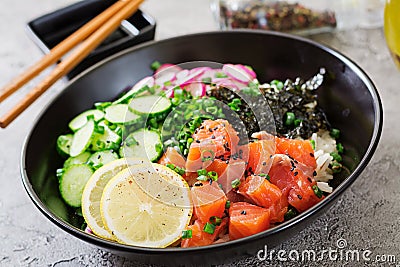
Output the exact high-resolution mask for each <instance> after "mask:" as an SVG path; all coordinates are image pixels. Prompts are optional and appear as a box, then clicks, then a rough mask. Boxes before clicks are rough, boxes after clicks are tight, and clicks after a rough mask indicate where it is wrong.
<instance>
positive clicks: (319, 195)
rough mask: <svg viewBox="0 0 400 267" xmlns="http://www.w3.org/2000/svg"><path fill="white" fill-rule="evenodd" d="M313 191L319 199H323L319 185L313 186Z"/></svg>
mask: <svg viewBox="0 0 400 267" xmlns="http://www.w3.org/2000/svg"><path fill="white" fill-rule="evenodd" d="M312 190H313V191H314V194H315V195H316V196H317V197H318V198H321V197H322V191H321V189H319V187H318V186H317V185H313V186H312Z"/></svg>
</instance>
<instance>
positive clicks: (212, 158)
mask: <svg viewBox="0 0 400 267" xmlns="http://www.w3.org/2000/svg"><path fill="white" fill-rule="evenodd" d="M207 152H209V153H210V156H207V155H204V154H206V153H207ZM214 156H215V153H214V151H212V150H203V151H201V161H202V162H206V161H213V160H214Z"/></svg>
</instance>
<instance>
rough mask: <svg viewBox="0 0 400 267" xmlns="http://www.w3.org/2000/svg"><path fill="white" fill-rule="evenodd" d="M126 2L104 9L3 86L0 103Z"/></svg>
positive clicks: (80, 40) (90, 32)
mask: <svg viewBox="0 0 400 267" xmlns="http://www.w3.org/2000/svg"><path fill="white" fill-rule="evenodd" d="M126 3H127V2H126V1H125V2H124V1H118V2H116V3H115V4H113V5H112V6H111V7H109V8H108V9H106V10H105V11H104V12H102V13H101V14H100V15H98V16H97V17H95V18H94V19H92V20H91V21H90V22H88V23H86V24H85V25H84V26H82V27H81V28H80V29H78V30H77V31H76V32H75V33H73V34H72V35H70V36H69V37H67V38H66V39H65V40H64V41H62V42H61V43H59V44H58V45H57V46H55V47H54V48H53V49H52V50H51V51H50V52H49V53H48V54H47V55H45V56H44V57H43V58H42V59H41V60H40V61H39V62H37V63H36V64H34V65H33V66H31V67H30V68H29V69H28V70H27V71H25V72H24V73H23V74H22V75H20V76H19V77H17V78H16V79H14V80H12V81H11V82H10V83H9V84H7V85H6V86H4V88H3V89H2V91H1V92H0V102H2V101H3V100H4V99H6V98H7V97H9V96H10V95H11V94H13V93H14V92H16V91H17V90H18V89H19V88H20V87H22V86H23V85H24V84H26V83H27V82H28V81H30V80H31V79H33V78H34V77H35V76H36V75H38V74H39V73H40V72H42V71H43V70H44V69H46V68H47V67H49V66H50V65H52V64H54V63H56V62H57V61H58V60H59V59H60V58H61V57H62V56H64V55H65V54H66V52H68V51H69V50H71V49H72V48H74V47H75V46H76V45H78V44H79V43H80V42H82V41H83V40H85V39H86V38H87V37H88V36H89V35H90V34H92V33H93V32H94V31H95V30H97V29H98V28H99V27H100V26H101V25H103V24H104V23H105V22H106V21H107V20H108V19H109V18H110V17H111V16H113V15H114V14H115V13H116V12H117V11H119V10H120V9H121V8H122V7H123V6H125V5H126Z"/></svg>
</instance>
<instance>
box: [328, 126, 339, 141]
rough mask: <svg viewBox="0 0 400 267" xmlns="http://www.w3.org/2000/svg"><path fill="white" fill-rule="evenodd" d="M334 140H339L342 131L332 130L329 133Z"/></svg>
mask: <svg viewBox="0 0 400 267" xmlns="http://www.w3.org/2000/svg"><path fill="white" fill-rule="evenodd" d="M329 134H330V135H331V136H332V137H333V138H335V139H338V138H339V137H340V130H338V129H335V128H332V130H331V132H330V133H329Z"/></svg>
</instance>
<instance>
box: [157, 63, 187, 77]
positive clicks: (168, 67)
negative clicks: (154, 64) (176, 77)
mask: <svg viewBox="0 0 400 267" xmlns="http://www.w3.org/2000/svg"><path fill="white" fill-rule="evenodd" d="M181 70H182V68H181V67H179V66H177V65H174V64H162V65H161V67H159V68H158V69H157V70H156V72H155V73H154V77H155V78H158V77H159V76H160V75H164V74H165V73H167V72H172V73H175V74H176V73H178V72H180V71H181Z"/></svg>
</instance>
